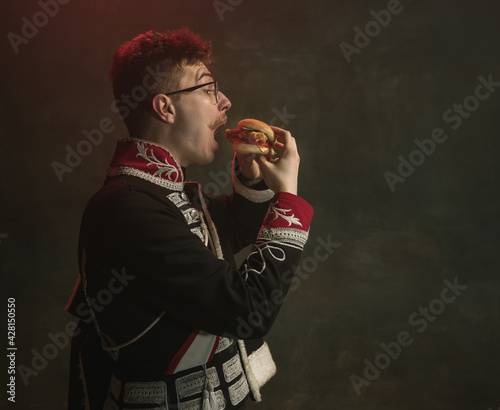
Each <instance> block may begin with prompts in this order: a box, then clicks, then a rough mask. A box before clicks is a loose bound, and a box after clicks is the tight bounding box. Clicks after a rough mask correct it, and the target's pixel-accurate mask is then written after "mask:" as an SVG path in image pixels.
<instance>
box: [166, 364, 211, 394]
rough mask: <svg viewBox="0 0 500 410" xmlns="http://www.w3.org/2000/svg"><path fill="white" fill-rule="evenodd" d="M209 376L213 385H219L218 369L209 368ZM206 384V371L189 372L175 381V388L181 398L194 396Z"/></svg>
mask: <svg viewBox="0 0 500 410" xmlns="http://www.w3.org/2000/svg"><path fill="white" fill-rule="evenodd" d="M207 376H208V379H209V380H210V383H211V384H212V387H214V388H215V387H217V386H219V384H220V381H219V376H218V375H217V369H216V368H215V367H211V368H209V369H207ZM204 385H205V372H204V371H203V370H202V371H199V372H196V373H191V374H188V375H187V376H184V377H179V378H178V379H177V380H176V381H175V388H176V390H177V395H178V396H179V399H183V398H184V397H189V396H192V395H193V394H198V393H201V392H202V391H203V387H204Z"/></svg>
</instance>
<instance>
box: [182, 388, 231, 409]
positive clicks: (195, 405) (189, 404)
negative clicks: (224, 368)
mask: <svg viewBox="0 0 500 410" xmlns="http://www.w3.org/2000/svg"><path fill="white" fill-rule="evenodd" d="M214 394H215V397H216V399H217V404H218V408H219V409H220V410H224V409H225V408H226V400H225V399H224V394H223V393H222V390H217V391H215V392H214ZM178 408H179V410H201V403H200V399H193V400H189V401H184V402H180V403H179V407H178Z"/></svg>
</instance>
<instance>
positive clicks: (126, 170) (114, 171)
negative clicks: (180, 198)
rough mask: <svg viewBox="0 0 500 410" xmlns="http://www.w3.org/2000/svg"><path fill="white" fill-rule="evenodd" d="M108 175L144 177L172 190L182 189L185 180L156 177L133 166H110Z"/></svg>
mask: <svg viewBox="0 0 500 410" xmlns="http://www.w3.org/2000/svg"><path fill="white" fill-rule="evenodd" d="M106 175H109V176H111V177H113V176H116V175H132V176H133V177H137V178H141V179H144V180H146V181H149V182H152V183H153V184H155V185H159V186H161V187H163V188H168V189H171V190H172V191H182V190H183V189H184V182H172V181H169V180H168V179H163V178H160V177H156V176H154V175H151V174H148V173H147V172H144V171H140V170H138V169H135V168H132V167H114V168H108V170H107V171H106Z"/></svg>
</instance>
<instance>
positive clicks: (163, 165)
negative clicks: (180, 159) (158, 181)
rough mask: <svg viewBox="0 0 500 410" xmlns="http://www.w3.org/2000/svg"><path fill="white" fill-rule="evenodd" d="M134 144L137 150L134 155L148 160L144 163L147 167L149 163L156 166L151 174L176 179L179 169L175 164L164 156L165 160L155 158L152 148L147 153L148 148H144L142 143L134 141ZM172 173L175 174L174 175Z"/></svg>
mask: <svg viewBox="0 0 500 410" xmlns="http://www.w3.org/2000/svg"><path fill="white" fill-rule="evenodd" d="M136 145H137V150H138V151H139V153H138V154H137V155H136V157H142V158H144V159H145V160H146V161H148V163H147V164H146V166H147V167H149V166H150V165H153V166H155V167H156V171H155V172H154V174H153V175H154V176H156V177H160V178H162V177H163V178H167V179H169V180H176V179H177V177H178V176H179V170H178V169H177V167H176V166H175V165H172V164H170V163H169V162H168V160H167V158H165V162H162V161H160V160H159V159H158V158H156V156H155V153H154V150H153V148H150V152H149V153H148V148H146V147H145V145H144V144H143V143H141V142H139V141H136ZM173 175H175V177H174V176H173Z"/></svg>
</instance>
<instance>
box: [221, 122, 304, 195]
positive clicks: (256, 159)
mask: <svg viewBox="0 0 500 410" xmlns="http://www.w3.org/2000/svg"><path fill="white" fill-rule="evenodd" d="M226 139H227V140H228V141H229V142H230V143H232V144H233V149H234V150H235V151H236V153H237V154H239V155H242V156H243V155H244V156H245V157H246V158H250V159H251V161H250V164H244V165H243V166H248V165H254V164H255V165H258V168H260V171H259V172H258V173H259V174H260V175H261V177H262V178H263V179H264V181H265V183H266V185H267V186H268V187H269V188H270V189H271V190H273V191H274V192H289V193H292V194H295V195H296V194H297V181H298V173H299V163H300V157H299V153H298V151H297V144H296V143H295V138H293V137H292V135H291V134H290V132H289V131H286V130H284V129H281V128H278V127H270V126H269V125H267V124H266V123H264V122H262V121H258V120H254V119H245V120H241V121H240V122H239V123H238V128H237V129H234V130H226ZM278 139H279V141H278ZM273 147H276V148H277V149H278V150H280V151H281V155H280V157H279V158H273V157H274V155H275V152H274V149H273ZM249 154H250V155H249ZM240 164H241V162H240Z"/></svg>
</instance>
